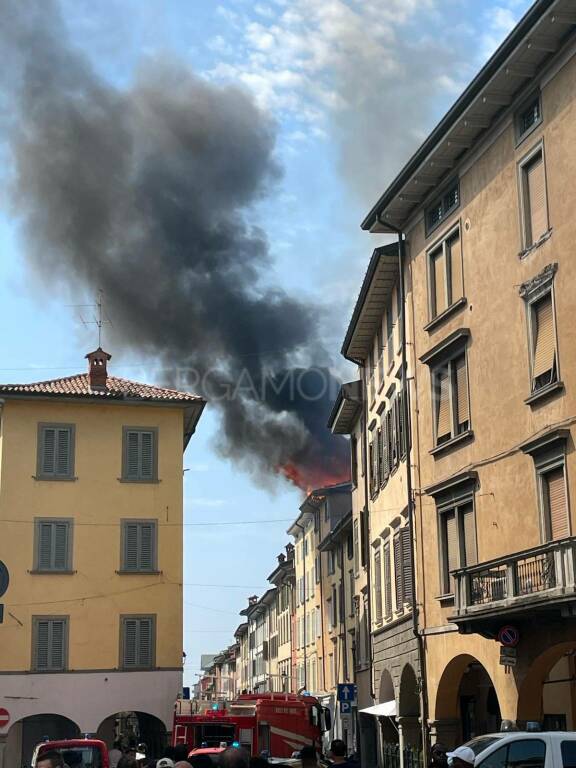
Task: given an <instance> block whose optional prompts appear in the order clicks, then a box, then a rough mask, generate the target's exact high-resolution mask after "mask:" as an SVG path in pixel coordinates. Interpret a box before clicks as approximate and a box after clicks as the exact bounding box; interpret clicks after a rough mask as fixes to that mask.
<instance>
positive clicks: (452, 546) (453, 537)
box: [444, 511, 460, 593]
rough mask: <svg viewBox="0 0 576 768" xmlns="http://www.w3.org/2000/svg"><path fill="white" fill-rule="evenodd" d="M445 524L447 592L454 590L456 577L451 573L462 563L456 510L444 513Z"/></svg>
mask: <svg viewBox="0 0 576 768" xmlns="http://www.w3.org/2000/svg"><path fill="white" fill-rule="evenodd" d="M444 526H445V528H444V545H445V555H444V561H445V564H446V573H445V584H444V589H445V591H446V592H449V593H452V592H454V578H453V576H451V575H450V574H451V573H452V571H455V570H456V569H457V568H458V566H459V565H460V556H459V541H458V525H457V520H456V513H455V512H454V511H451V512H446V513H445V514H444Z"/></svg>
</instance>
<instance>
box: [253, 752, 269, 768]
mask: <svg viewBox="0 0 576 768" xmlns="http://www.w3.org/2000/svg"><path fill="white" fill-rule="evenodd" d="M268 765H270V763H269V762H268V760H267V759H266V758H265V757H263V756H262V755H253V756H252V757H251V758H250V768H266V766H268Z"/></svg>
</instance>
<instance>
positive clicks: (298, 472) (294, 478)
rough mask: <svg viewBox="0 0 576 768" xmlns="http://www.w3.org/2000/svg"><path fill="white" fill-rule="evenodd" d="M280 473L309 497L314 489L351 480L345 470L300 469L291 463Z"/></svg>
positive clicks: (283, 467) (285, 465)
mask: <svg viewBox="0 0 576 768" xmlns="http://www.w3.org/2000/svg"><path fill="white" fill-rule="evenodd" d="M279 471H280V473H281V474H282V475H284V477H285V478H286V479H287V480H288V481H289V482H291V483H292V484H293V485H295V486H296V487H297V488H300V489H301V490H303V491H305V492H306V495H307V496H308V495H309V494H310V493H311V492H312V490H313V489H314V488H324V487H327V486H330V485H338V483H345V482H347V481H348V480H350V476H349V473H348V472H346V470H345V469H342V470H341V471H337V470H336V471H334V470H327V469H325V468H323V467H322V468H320V467H298V466H296V465H295V464H292V463H290V462H289V463H287V464H284V466H282V467H280V468H279Z"/></svg>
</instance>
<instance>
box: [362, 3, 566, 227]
mask: <svg viewBox="0 0 576 768" xmlns="http://www.w3.org/2000/svg"><path fill="white" fill-rule="evenodd" d="M555 2H556V0H536V2H535V3H534V5H533V6H532V7H531V8H530V9H529V10H528V11H527V12H526V13H525V14H524V16H523V17H522V19H521V20H520V21H519V22H518V24H517V25H516V27H514V29H513V30H512V32H510V34H509V35H508V37H507V38H506V39H505V40H504V42H503V43H502V44H501V45H500V47H499V48H498V49H497V50H496V52H495V53H494V54H493V55H492V56H491V58H490V59H488V61H487V62H486V64H485V65H484V66H483V67H482V69H481V70H480V72H479V73H478V74H477V75H476V77H475V78H474V79H473V80H472V82H471V83H470V84H469V85H468V87H467V88H466V89H465V90H464V92H463V93H462V94H461V96H460V97H459V98H458V99H457V100H456V102H455V103H454V104H453V106H452V107H451V108H450V109H449V111H448V112H447V113H446V114H445V115H444V117H443V118H442V120H441V121H440V122H439V123H438V125H437V126H436V127H435V128H434V130H433V131H432V132H431V133H430V135H429V136H428V138H427V139H426V140H425V141H424V143H423V144H422V145H421V146H420V147H419V148H418V149H417V150H416V152H415V153H414V154H413V155H412V157H411V158H410V160H409V161H408V162H407V163H406V165H405V166H404V167H403V168H402V170H401V171H400V173H399V174H398V175H397V176H396V178H395V179H394V180H393V181H392V183H391V184H390V185H389V186H388V188H387V189H386V190H385V191H384V193H383V194H382V195H381V196H380V198H379V199H378V201H377V202H376V204H375V205H374V206H373V207H372V209H371V210H370V212H369V213H368V215H367V216H366V217H365V218H364V221H363V222H362V224H361V227H362V229H363V230H370V229H372V227H373V226H374V225H375V224H376V223H377V222H378V221H379V217H380V215H381V213H382V211H384V210H385V209H386V208H387V207H388V205H389V204H390V202H391V201H392V200H393V199H394V198H395V197H396V195H398V194H399V193H400V191H401V190H402V188H403V187H404V186H405V185H406V183H407V182H408V181H409V179H410V177H411V176H412V175H413V174H415V173H416V172H417V171H418V169H419V168H420V166H421V165H422V163H423V162H424V161H425V160H426V158H427V157H428V155H429V154H430V152H432V151H433V149H434V148H435V147H436V146H437V145H438V144H439V143H440V141H441V140H442V139H443V137H444V136H445V135H446V134H447V133H448V131H449V130H450V129H451V128H452V127H453V126H454V125H455V124H456V123H457V121H458V120H459V118H460V117H461V116H462V114H463V113H464V112H465V110H466V109H467V108H468V107H469V106H470V104H471V103H472V101H473V100H474V99H475V98H476V97H477V96H478V95H479V94H480V92H481V91H482V89H483V88H484V87H485V86H486V85H488V83H489V81H490V80H491V79H492V78H493V77H494V75H495V74H496V73H497V72H498V71H499V70H500V68H501V67H502V66H503V65H504V64H505V62H506V60H507V59H508V58H509V56H510V55H511V54H512V53H513V52H514V50H515V48H516V47H517V46H518V45H519V43H520V42H521V41H522V40H523V38H525V37H526V36H527V35H528V34H529V32H530V31H531V29H532V28H533V27H534V25H535V24H536V23H537V22H538V21H539V20H540V19H541V18H542V16H543V15H544V14H545V13H546V11H547V10H549V9H550V8H551V7H552V5H554V4H555Z"/></svg>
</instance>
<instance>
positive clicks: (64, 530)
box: [53, 523, 69, 571]
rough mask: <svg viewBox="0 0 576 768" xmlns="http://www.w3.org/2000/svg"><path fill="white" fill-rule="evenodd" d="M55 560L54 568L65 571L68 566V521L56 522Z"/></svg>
mask: <svg viewBox="0 0 576 768" xmlns="http://www.w3.org/2000/svg"><path fill="white" fill-rule="evenodd" d="M53 526H54V560H53V568H54V570H56V571H65V570H66V569H67V568H68V530H69V524H68V523H54V524H53Z"/></svg>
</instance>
